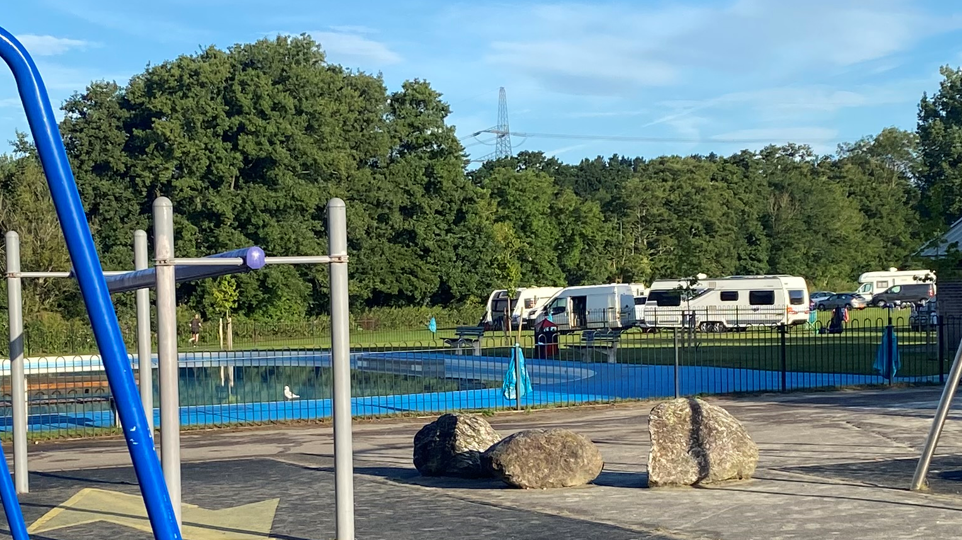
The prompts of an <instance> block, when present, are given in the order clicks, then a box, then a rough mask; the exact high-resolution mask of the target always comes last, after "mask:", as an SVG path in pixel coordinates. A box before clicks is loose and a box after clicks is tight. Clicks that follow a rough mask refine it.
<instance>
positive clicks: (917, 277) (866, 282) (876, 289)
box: [855, 268, 935, 302]
mask: <svg viewBox="0 0 962 540" xmlns="http://www.w3.org/2000/svg"><path fill="white" fill-rule="evenodd" d="M925 283H932V284H933V286H934V284H935V272H933V271H931V270H899V269H898V268H889V269H888V270H887V271H880V272H865V273H864V274H862V275H861V276H859V277H858V289H857V290H856V291H855V294H857V295H859V296H861V297H862V298H863V299H864V300H865V301H866V302H871V301H872V297H873V296H875V295H876V294H879V293H881V292H883V291H885V290H886V289H888V288H889V287H891V286H893V285H919V284H925Z"/></svg>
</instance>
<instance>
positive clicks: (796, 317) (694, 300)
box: [645, 274, 809, 332]
mask: <svg viewBox="0 0 962 540" xmlns="http://www.w3.org/2000/svg"><path fill="white" fill-rule="evenodd" d="M693 281H694V280H693ZM693 281H688V280H677V279H676V280H659V281H655V282H654V283H652V284H651V290H650V291H649V293H648V300H647V302H646V303H645V325H646V326H648V327H653V328H681V327H689V326H691V327H694V328H697V329H699V330H701V331H704V332H725V331H728V330H733V329H737V330H742V329H745V328H748V327H750V326H776V325H779V324H788V325H796V324H804V323H806V322H807V321H808V311H809V298H808V285H807V284H806V283H805V279H804V278H801V277H797V276H785V275H772V276H727V277H721V278H707V277H704V275H703V274H701V275H699V276H698V280H697V281H694V282H693Z"/></svg>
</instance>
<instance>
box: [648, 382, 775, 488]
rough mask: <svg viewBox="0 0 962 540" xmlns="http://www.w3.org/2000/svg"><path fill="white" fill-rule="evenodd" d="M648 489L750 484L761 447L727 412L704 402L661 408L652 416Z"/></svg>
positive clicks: (680, 401) (685, 401)
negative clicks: (739, 481) (743, 481)
mask: <svg viewBox="0 0 962 540" xmlns="http://www.w3.org/2000/svg"><path fill="white" fill-rule="evenodd" d="M648 432H649V434H650V435H651V452H650V453H649V455H648V485H649V486H651V487H657V486H693V485H698V484H710V483H714V482H723V481H725V480H742V479H747V478H751V476H752V474H753V473H754V472H755V466H756V465H758V446H757V445H756V444H755V441H753V440H752V438H751V436H750V435H749V434H748V432H747V431H746V430H745V428H744V427H743V426H742V425H741V423H740V422H739V421H738V420H736V419H735V417H734V416H732V415H731V414H729V413H728V411H726V410H725V409H723V408H721V407H718V406H717V405H712V404H710V403H706V402H704V401H702V400H700V399H696V398H691V399H685V398H682V399H675V400H672V401H668V402H665V403H660V404H658V405H656V406H655V408H653V409H652V410H651V413H650V414H649V415H648Z"/></svg>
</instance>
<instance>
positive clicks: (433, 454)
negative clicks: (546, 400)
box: [414, 414, 501, 478]
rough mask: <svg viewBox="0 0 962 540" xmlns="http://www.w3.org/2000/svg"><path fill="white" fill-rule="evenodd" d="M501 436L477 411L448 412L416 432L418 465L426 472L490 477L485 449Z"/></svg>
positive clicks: (415, 460) (431, 474)
mask: <svg viewBox="0 0 962 540" xmlns="http://www.w3.org/2000/svg"><path fill="white" fill-rule="evenodd" d="M499 440H501V435H499V434H498V432H497V431H495V430H494V428H492V427H491V424H489V423H488V422H487V420H485V419H484V418H482V417H480V416H477V415H473V414H445V415H442V416H440V417H439V418H438V419H437V420H435V421H434V422H431V423H430V424H428V425H426V426H424V427H423V428H421V430H420V431H418V433H417V435H415V436H414V467H415V468H417V470H418V472H420V473H421V474H422V475H424V476H457V477H462V478H483V477H489V476H490V472H489V471H488V470H486V469H483V468H482V467H481V452H484V451H485V450H487V449H488V448H489V447H490V446H491V445H493V444H494V443H496V442H498V441H499Z"/></svg>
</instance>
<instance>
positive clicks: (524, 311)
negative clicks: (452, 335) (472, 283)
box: [479, 287, 563, 330]
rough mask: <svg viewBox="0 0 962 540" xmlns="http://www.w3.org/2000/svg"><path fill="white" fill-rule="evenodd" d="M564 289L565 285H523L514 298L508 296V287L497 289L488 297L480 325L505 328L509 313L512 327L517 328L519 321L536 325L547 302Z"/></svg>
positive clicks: (527, 324) (498, 328)
mask: <svg viewBox="0 0 962 540" xmlns="http://www.w3.org/2000/svg"><path fill="white" fill-rule="evenodd" d="M562 289H563V287H527V288H525V287H522V288H519V289H517V292H516V293H515V295H514V298H508V291H507V289H499V290H496V291H494V292H492V293H491V296H489V297H488V306H487V307H488V310H487V311H486V312H485V313H484V317H482V318H481V324H480V325H479V326H483V327H485V329H487V330H494V329H497V330H502V329H505V328H507V326H506V325H505V324H504V319H505V315H506V314H508V315H510V317H511V327H512V328H517V327H518V323H519V322H520V323H521V324H522V328H530V327H532V326H534V319H535V317H536V316H537V314H538V312H539V311H540V310H541V308H542V307H544V305H545V303H547V302H548V300H550V299H551V297H553V296H554V295H556V294H558V292H560V291H561V290H562Z"/></svg>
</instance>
